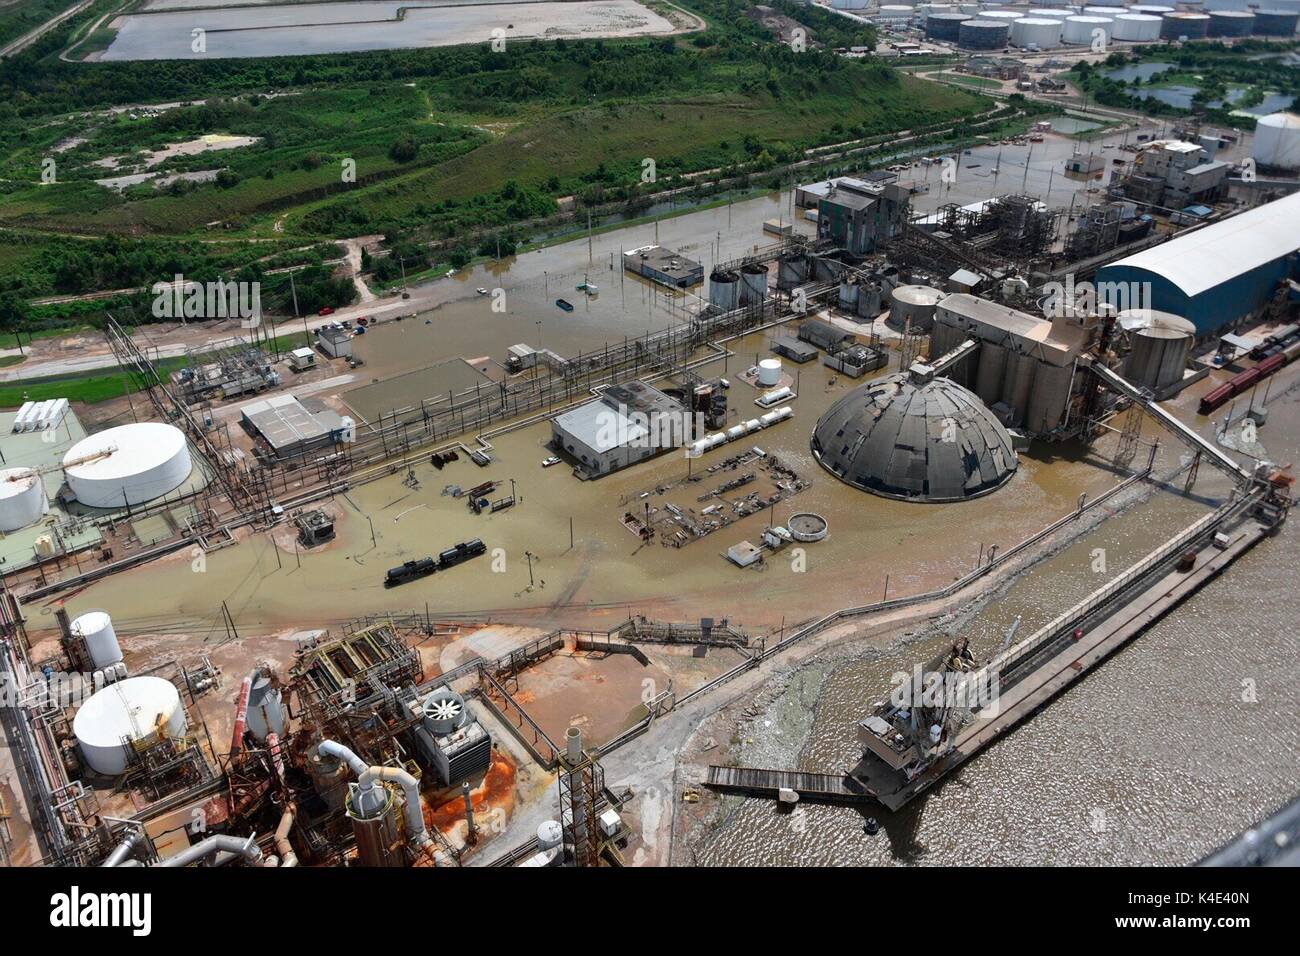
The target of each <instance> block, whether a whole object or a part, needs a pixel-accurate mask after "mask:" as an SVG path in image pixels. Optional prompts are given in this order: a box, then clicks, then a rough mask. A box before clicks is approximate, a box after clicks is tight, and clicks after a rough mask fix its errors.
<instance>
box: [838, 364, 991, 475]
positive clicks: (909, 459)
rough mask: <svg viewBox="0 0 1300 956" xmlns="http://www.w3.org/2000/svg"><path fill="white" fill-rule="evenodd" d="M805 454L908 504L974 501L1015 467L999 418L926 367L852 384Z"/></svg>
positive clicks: (963, 391) (977, 399) (955, 385)
mask: <svg viewBox="0 0 1300 956" xmlns="http://www.w3.org/2000/svg"><path fill="white" fill-rule="evenodd" d="M812 451H813V455H815V456H816V458H817V460H818V461H819V462H820V463H821V465H822V467H823V468H825V469H826V470H827V471H829V472H830V473H831V474H832V475H834V476H835V477H836V478H839V479H840V480H841V481H844V482H847V483H848V484H850V485H853V486H854V487H855V488H862V489H864V490H866V491H870V492H873V493H874V494H878V495H884V496H885V497H887V498H902V499H905V500H908V501H962V500H964V499H966V498H975V497H977V496H979V495H984V494H988V493H989V492H990V491H993V490H995V489H996V488H999V487H1001V486H1002V484H1003V483H1005V482H1006V481H1007V479H1008V478H1010V477H1011V476H1012V475H1013V474H1015V471H1016V452H1015V449H1014V448H1013V447H1012V444H1011V436H1010V435H1008V434H1007V430H1006V429H1005V428H1003V427H1002V423H1001V422H999V421H998V420H997V418H995V417H994V415H993V413H992V412H991V411H989V409H988V408H987V407H986V406H985V405H984V403H983V402H981V401H980V400H979V398H978V397H977V396H976V395H974V394H973V393H971V392H969V391H967V390H966V389H964V388H962V387H961V386H960V385H958V384H957V383H956V382H953V381H951V380H950V379H946V378H932V377H930V373H929V372H928V371H927V372H925V373H920V374H918V373H912V372H898V373H895V374H893V375H888V376H886V377H884V378H881V379H876V380H875V381H873V382H868V383H867V384H865V385H861V386H859V387H858V388H855V389H854V390H853V391H851V392H850V393H849V394H847V395H845V396H844V397H843V398H841V399H840V400H839V401H837V402H836V403H835V404H834V405H832V406H831V407H830V408H829V409H827V411H826V414H824V415H822V417H821V418H820V419H819V420H818V422H817V427H816V429H815V430H814V431H813V437H812Z"/></svg>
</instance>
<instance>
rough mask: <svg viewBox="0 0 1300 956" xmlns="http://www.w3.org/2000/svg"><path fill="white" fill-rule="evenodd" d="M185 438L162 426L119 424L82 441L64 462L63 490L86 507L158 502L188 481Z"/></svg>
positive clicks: (188, 454)
mask: <svg viewBox="0 0 1300 956" xmlns="http://www.w3.org/2000/svg"><path fill="white" fill-rule="evenodd" d="M190 468H191V464H190V449H189V445H187V444H186V441H185V433H184V432H182V431H181V430H180V429H179V428H176V427H175V426H173V425H164V424H162V423H161V422H137V423H135V424H131V425H119V426H117V427H116V428H109V429H107V430H106V431H102V432H98V433H96V434H94V435H91V436H90V437H89V438H83V439H82V440H81V441H79V442H77V443H76V444H75V445H73V446H72V448H71V449H69V450H68V453H67V454H66V455H64V457H63V470H64V474H65V475H66V476H67V479H68V487H69V488H71V489H72V493H73V494H74V495H75V496H76V498H77V500H78V501H79V502H81V503H82V504H83V505H86V506H88V507H91V508H121V507H124V506H127V505H138V504H140V503H141V502H145V501H150V500H152V499H154V498H158V497H160V496H162V495H165V494H167V492H169V491H172V490H174V489H175V488H176V487H177V486H179V485H181V484H183V483H184V482H185V480H186V479H187V478H189V476H190Z"/></svg>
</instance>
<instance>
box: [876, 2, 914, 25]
mask: <svg viewBox="0 0 1300 956" xmlns="http://www.w3.org/2000/svg"><path fill="white" fill-rule="evenodd" d="M872 19H873V20H875V21H876V22H877V23H889V24H899V23H906V22H907V21H908V20H910V19H912V8H911V7H905V6H903V5H901V4H897V3H890V4H886V5H884V6H882V7H881V8H880V9H879V10H878V11H877V12H876V13H875V14H874V15H873V16H872Z"/></svg>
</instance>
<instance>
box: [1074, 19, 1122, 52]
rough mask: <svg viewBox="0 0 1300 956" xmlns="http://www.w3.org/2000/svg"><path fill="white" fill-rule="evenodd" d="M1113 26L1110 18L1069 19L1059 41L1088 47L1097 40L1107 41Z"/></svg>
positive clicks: (1113, 22)
mask: <svg viewBox="0 0 1300 956" xmlns="http://www.w3.org/2000/svg"><path fill="white" fill-rule="evenodd" d="M1114 24H1115V21H1114V20H1113V19H1112V18H1110V17H1092V16H1080V17H1070V18H1069V19H1068V20H1066V21H1065V27H1064V29H1063V30H1062V31H1061V39H1062V40H1064V41H1065V42H1066V43H1069V44H1072V45H1075V46H1090V45H1091V44H1093V43H1094V42H1096V41H1097V40H1098V39H1105V40H1109V39H1110V31H1111V27H1113V26H1114Z"/></svg>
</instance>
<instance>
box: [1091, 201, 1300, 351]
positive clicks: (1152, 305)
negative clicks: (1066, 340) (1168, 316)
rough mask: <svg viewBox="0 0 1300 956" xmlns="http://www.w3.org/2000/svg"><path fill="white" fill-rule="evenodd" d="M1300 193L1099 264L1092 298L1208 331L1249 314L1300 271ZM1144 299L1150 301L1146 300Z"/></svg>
mask: <svg viewBox="0 0 1300 956" xmlns="http://www.w3.org/2000/svg"><path fill="white" fill-rule="evenodd" d="M1297 222H1300V193H1293V194H1292V195H1290V196H1286V197H1284V198H1282V199H1278V200H1275V201H1274V202H1271V203H1265V204H1264V205H1262V206H1256V207H1255V208H1254V209H1250V210H1247V211H1246V212H1243V213H1240V214H1239V215H1236V216H1232V217H1230V218H1228V219H1223V220H1220V221H1219V222H1215V223H1211V224H1210V225H1208V226H1204V227H1202V228H1200V229H1195V230H1191V231H1188V232H1186V233H1184V234H1183V235H1181V236H1176V237H1175V238H1173V239H1170V240H1169V241H1168V242H1164V243H1161V244H1160V245H1158V246H1153V247H1152V248H1150V249H1145V250H1143V251H1142V252H1139V253H1137V254H1136V255H1132V256H1128V257H1127V258H1124V259H1120V260H1118V261H1116V262H1112V263H1111V264H1110V265H1107V266H1102V268H1101V269H1099V270H1098V271H1097V280H1096V285H1097V299H1098V300H1099V301H1102V302H1110V303H1111V304H1112V305H1114V306H1115V307H1116V308H1119V309H1130V308H1147V309H1157V310H1159V311H1162V312H1172V313H1174V314H1175V315H1180V316H1182V317H1183V318H1185V319H1187V320H1188V321H1190V322H1191V323H1192V324H1193V325H1195V326H1196V333H1197V334H1198V335H1208V334H1210V333H1213V332H1217V331H1219V330H1220V329H1223V328H1225V327H1227V326H1230V325H1232V324H1234V323H1236V322H1238V321H1239V320H1241V319H1243V318H1245V317H1247V316H1248V315H1250V314H1252V313H1253V312H1255V311H1256V310H1258V309H1259V308H1261V307H1262V306H1264V305H1265V304H1266V303H1267V302H1268V301H1269V299H1271V298H1272V297H1273V295H1274V293H1276V291H1277V288H1278V283H1279V282H1282V281H1283V280H1285V279H1288V278H1294V277H1296V276H1298V275H1300V265H1298V263H1297V259H1298V258H1300V257H1297V256H1296V252H1297V251H1300V229H1297V228H1296V223H1297ZM1148 299H1149V301H1147V300H1148Z"/></svg>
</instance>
